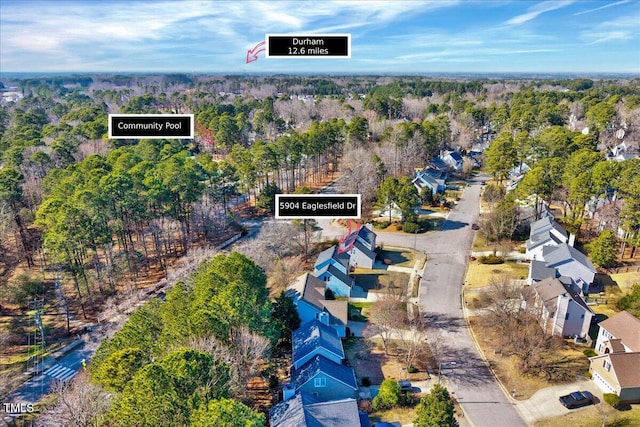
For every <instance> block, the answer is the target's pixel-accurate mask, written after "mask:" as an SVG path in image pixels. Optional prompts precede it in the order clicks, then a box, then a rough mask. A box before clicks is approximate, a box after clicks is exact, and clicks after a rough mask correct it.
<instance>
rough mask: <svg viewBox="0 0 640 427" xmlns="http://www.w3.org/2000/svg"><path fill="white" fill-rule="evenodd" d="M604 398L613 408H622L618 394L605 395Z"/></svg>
mask: <svg viewBox="0 0 640 427" xmlns="http://www.w3.org/2000/svg"><path fill="white" fill-rule="evenodd" d="M602 397H603V398H604V401H605V402H607V403H608V404H609V405H611V406H613V407H614V408H617V407H618V406H620V397H619V396H618V395H617V394H614V393H605V394H603V395H602Z"/></svg>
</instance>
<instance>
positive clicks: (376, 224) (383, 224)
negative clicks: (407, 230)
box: [373, 221, 391, 230]
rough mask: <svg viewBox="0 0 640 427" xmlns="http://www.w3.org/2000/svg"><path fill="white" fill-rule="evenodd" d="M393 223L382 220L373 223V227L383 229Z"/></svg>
mask: <svg viewBox="0 0 640 427" xmlns="http://www.w3.org/2000/svg"><path fill="white" fill-rule="evenodd" d="M390 224H391V223H390V222H389V221H382V222H377V221H376V222H374V223H373V228H377V229H379V230H383V229H385V228H387V227H388V226H389V225H390Z"/></svg>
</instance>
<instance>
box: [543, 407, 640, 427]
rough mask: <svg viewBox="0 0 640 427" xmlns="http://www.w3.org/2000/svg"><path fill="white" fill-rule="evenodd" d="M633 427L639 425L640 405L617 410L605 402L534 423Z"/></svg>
mask: <svg viewBox="0 0 640 427" xmlns="http://www.w3.org/2000/svg"><path fill="white" fill-rule="evenodd" d="M603 418H605V420H606V422H605V424H604V425H605V426H610V427H633V426H639V425H640V405H631V410H630V411H618V410H617V409H613V408H612V407H610V406H609V405H607V404H606V403H600V404H598V405H595V406H590V407H588V408H584V409H581V410H580V411H578V412H570V413H568V414H566V415H563V416H560V417H553V418H547V419H544V420H540V421H538V422H536V423H535V424H534V426H535V427H565V426H576V427H600V426H602V425H603V423H602V419H603Z"/></svg>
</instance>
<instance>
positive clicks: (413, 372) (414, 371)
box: [407, 366, 418, 374]
mask: <svg viewBox="0 0 640 427" xmlns="http://www.w3.org/2000/svg"><path fill="white" fill-rule="evenodd" d="M407 372H408V373H410V374H415V373H417V372H418V368H416V367H415V366H409V368H408V369H407Z"/></svg>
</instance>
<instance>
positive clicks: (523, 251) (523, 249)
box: [518, 246, 527, 254]
mask: <svg viewBox="0 0 640 427" xmlns="http://www.w3.org/2000/svg"><path fill="white" fill-rule="evenodd" d="M518 251H519V252H520V253H521V254H524V253H526V252H527V248H525V247H524V246H520V249H518Z"/></svg>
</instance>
